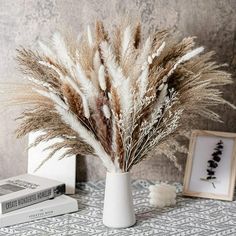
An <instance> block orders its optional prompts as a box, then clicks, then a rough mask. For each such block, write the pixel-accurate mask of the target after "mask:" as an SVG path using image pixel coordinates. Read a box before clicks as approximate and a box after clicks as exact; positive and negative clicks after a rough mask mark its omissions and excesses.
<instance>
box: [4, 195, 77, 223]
mask: <svg viewBox="0 0 236 236" xmlns="http://www.w3.org/2000/svg"><path fill="white" fill-rule="evenodd" d="M75 211H78V203H77V200H76V199H74V198H72V197H69V196H66V195H61V196H59V197H57V198H54V199H51V200H47V201H44V202H40V203H38V204H35V205H32V206H28V207H24V208H22V209H19V210H16V211H13V212H9V213H7V214H4V215H0V227H6V226H11V225H15V224H20V223H25V222H29V221H33V220H38V219H43V218H47V217H51V216H58V215H62V214H67V213H71V212H75Z"/></svg>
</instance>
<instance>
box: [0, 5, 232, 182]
mask: <svg viewBox="0 0 236 236" xmlns="http://www.w3.org/2000/svg"><path fill="white" fill-rule="evenodd" d="M125 10H132V11H134V12H135V11H139V12H140V14H141V17H142V21H143V24H144V31H145V32H146V33H147V32H148V29H153V28H155V27H157V28H162V27H165V28H166V27H168V28H173V29H174V31H176V32H179V34H180V36H187V35H195V36H197V43H198V44H202V45H205V46H206V49H207V50H215V51H216V52H217V56H216V60H218V61H219V62H226V63H228V64H229V70H230V71H231V72H232V73H234V72H235V71H236V51H235V50H236V46H235V45H236V1H235V0H231V1H230V0H207V1H206V0H121V1H118V0H117V1H116V0H0V75H1V76H0V82H4V81H8V82H15V81H19V80H20V79H21V75H20V74H19V72H18V71H17V70H16V64H15V62H14V56H15V48H16V47H17V46H19V45H24V46H30V47H35V45H36V42H37V40H38V39H39V38H44V39H45V38H47V37H49V36H50V34H51V33H52V32H54V31H55V30H56V29H61V28H62V27H64V28H72V29H73V30H74V31H78V32H79V31H80V30H81V29H82V28H83V23H85V22H86V23H93V20H94V18H96V17H99V18H102V19H104V20H107V22H111V23H113V22H114V21H113V19H114V16H115V15H116V13H117V12H123V11H125ZM235 89H236V86H235V85H233V86H229V87H227V88H225V89H224V95H225V97H226V98H227V99H229V100H230V101H232V102H234V103H236V101H235V100H236V92H235ZM218 111H219V112H220V113H221V114H222V117H223V121H224V123H222V124H216V123H212V122H209V121H206V120H198V121H195V124H196V126H195V127H197V128H201V129H202V128H204V129H211V130H222V131H230V132H236V124H235V119H236V113H235V112H232V111H231V110H230V109H229V108H228V107H223V106H222V107H219V108H218ZM17 114H19V110H16V109H14V108H12V109H7V110H4V111H3V112H1V115H0V179H1V178H4V177H8V176H12V175H15V174H20V173H24V172H25V171H26V166H27V161H26V151H25V148H26V144H27V140H26V139H22V140H16V139H15V137H14V134H13V131H14V129H15V122H14V121H13V119H14V117H15V116H16V115H17ZM185 158H186V157H185V156H181V157H180V162H181V163H182V164H183V165H184V163H185ZM104 173H105V172H104V169H103V167H102V166H101V164H100V162H99V161H98V160H97V159H95V158H86V159H84V158H81V159H80V160H79V161H78V179H99V178H103V177H104ZM182 175H183V173H179V172H178V171H177V170H176V169H175V167H174V166H173V165H172V164H171V163H170V162H169V161H168V160H166V159H164V158H163V157H157V156H156V155H155V151H154V152H153V154H152V157H151V158H150V159H148V160H146V161H144V162H143V163H141V164H140V165H138V166H136V167H135V168H134V170H133V176H134V177H135V178H149V179H155V180H157V179H161V180H173V181H175V180H181V179H182Z"/></svg>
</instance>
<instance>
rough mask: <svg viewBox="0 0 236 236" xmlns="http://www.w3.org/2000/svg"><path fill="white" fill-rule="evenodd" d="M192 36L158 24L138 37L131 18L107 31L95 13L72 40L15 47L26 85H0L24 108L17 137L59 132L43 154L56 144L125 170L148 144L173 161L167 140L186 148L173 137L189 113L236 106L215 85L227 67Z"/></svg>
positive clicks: (225, 77) (222, 81)
mask: <svg viewBox="0 0 236 236" xmlns="http://www.w3.org/2000/svg"><path fill="white" fill-rule="evenodd" d="M194 44H195V43H194V38H193V37H187V38H184V39H183V40H181V41H178V40H177V39H175V38H174V37H172V36H171V34H170V33H169V32H167V31H166V30H161V31H158V32H153V33H152V34H151V35H148V36H147V37H143V35H141V22H138V21H137V22H134V23H132V20H131V19H125V20H123V21H122V23H121V24H118V25H116V26H114V30H113V31H110V32H108V31H107V30H106V29H105V27H104V23H103V22H102V21H97V22H96V24H95V26H94V27H93V26H92V25H91V27H90V26H88V27H87V30H86V32H85V33H84V34H83V33H81V34H80V38H79V40H77V39H76V38H75V39H73V38H72V37H65V36H64V35H62V34H60V33H58V32H56V33H55V34H54V35H53V36H52V39H51V42H49V43H47V44H45V43H43V42H42V41H41V42H39V51H38V52H34V51H32V50H30V49H24V48H21V49H19V50H18V51H17V52H18V56H17V61H18V63H19V66H20V69H21V71H22V72H23V74H24V75H26V76H25V77H26V80H27V84H26V85H25V86H20V85H19V86H10V85H9V87H8V88H6V87H5V86H2V87H1V89H0V90H1V91H2V92H1V94H2V97H3V95H4V92H5V93H7V94H11V102H12V104H21V105H24V106H25V107H26V110H25V111H24V112H23V113H22V115H21V116H20V117H19V120H20V121H21V124H20V126H19V128H18V130H17V135H18V136H19V137H21V136H23V135H26V134H27V133H29V132H34V131H39V130H40V131H43V134H42V135H41V136H40V137H38V138H37V140H36V141H35V144H33V145H37V144H39V143H40V142H42V141H47V140H50V139H53V138H55V137H57V138H58V137H60V138H61V142H58V143H56V144H55V145H53V146H50V147H49V148H50V149H51V150H52V151H51V153H50V155H49V157H48V158H50V157H51V156H53V154H54V153H55V152H56V151H57V150H60V149H61V148H63V147H64V148H65V150H66V152H65V154H64V155H63V156H62V158H63V157H65V156H67V155H70V154H72V153H73V154H80V155H86V154H90V155H96V156H98V158H100V159H101V161H102V162H103V164H104V166H105V167H106V168H107V170H108V171H110V172H125V171H129V170H130V169H131V168H132V167H133V166H134V165H136V164H137V163H139V162H140V161H142V160H143V159H144V158H146V157H147V156H148V155H149V152H150V151H151V150H153V149H154V148H156V149H157V150H158V153H162V154H164V155H166V157H167V158H169V159H170V160H171V161H173V162H174V164H175V166H176V167H178V168H179V165H178V162H177V159H176V157H175V155H174V154H173V152H172V151H171V150H170V146H174V147H173V150H174V151H176V152H178V151H179V152H186V150H185V149H184V148H182V147H178V142H177V141H176V140H175V136H176V135H178V134H179V133H180V130H184V131H183V132H182V134H183V135H184V134H185V133H186V132H185V130H188V129H189V127H190V126H189V125H190V122H189V121H190V119H197V118H198V117H199V116H204V117H207V118H209V119H211V120H215V121H220V116H219V115H218V114H216V113H215V112H213V111H212V107H214V106H218V105H221V104H227V105H230V106H231V107H233V108H235V107H234V106H233V105H232V104H230V103H229V102H228V101H225V100H224V99H223V98H222V93H221V90H220V86H223V85H226V84H230V83H232V79H231V76H230V74H228V73H227V72H224V71H222V70H221V69H220V66H219V65H217V64H216V63H215V62H212V61H211V58H212V55H213V54H212V53H204V52H203V47H198V48H194ZM10 91H11V92H10ZM9 96H10V95H9ZM4 102H5V103H9V101H6V99H5V100H4ZM187 125H188V126H187ZM170 143H172V144H173V145H170ZM45 161H47V159H46V160H45Z"/></svg>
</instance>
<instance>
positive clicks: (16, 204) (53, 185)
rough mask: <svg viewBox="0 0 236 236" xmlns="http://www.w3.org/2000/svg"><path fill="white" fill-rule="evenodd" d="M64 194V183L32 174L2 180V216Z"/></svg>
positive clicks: (0, 201) (0, 210)
mask: <svg viewBox="0 0 236 236" xmlns="http://www.w3.org/2000/svg"><path fill="white" fill-rule="evenodd" d="M64 193H65V184H64V183H62V182H59V181H56V180H51V179H47V178H43V177H39V176H34V175H30V174H24V175H19V176H15V177H11V178H8V179H4V180H0V215H1V214H6V213H8V212H11V211H15V210H17V209H20V208H23V207H26V206H30V205H33V204H36V203H38V202H42V201H45V200H48V199H51V198H54V197H57V196H59V195H62V194H64Z"/></svg>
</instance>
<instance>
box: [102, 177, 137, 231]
mask: <svg viewBox="0 0 236 236" xmlns="http://www.w3.org/2000/svg"><path fill="white" fill-rule="evenodd" d="M135 222H136V219H135V214H134V206H133V197H132V191H131V181H130V173H129V172H125V173H109V172H107V175H106V186H105V198H104V208H103V224H104V225H106V226H107V227H110V228H127V227H130V226H132V225H134V224H135Z"/></svg>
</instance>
